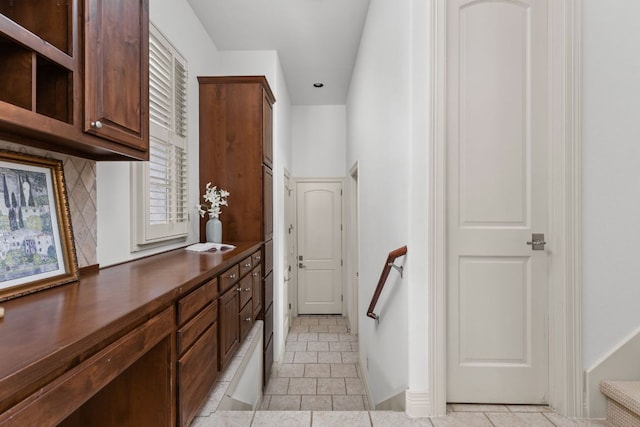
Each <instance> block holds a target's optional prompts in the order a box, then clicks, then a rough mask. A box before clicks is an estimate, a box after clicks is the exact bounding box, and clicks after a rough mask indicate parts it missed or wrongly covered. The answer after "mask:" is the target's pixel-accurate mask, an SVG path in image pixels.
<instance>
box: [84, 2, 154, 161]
mask: <svg viewBox="0 0 640 427" xmlns="http://www.w3.org/2000/svg"><path fill="white" fill-rule="evenodd" d="M85 16H86V43H85V50H84V53H85V61H84V62H85V79H84V82H85V98H84V99H85V118H84V128H85V131H86V132H89V133H93V134H95V135H98V136H100V137H102V138H107V139H110V140H113V141H116V142H119V143H121V144H126V145H129V146H131V147H133V148H136V149H140V150H145V149H146V148H147V147H148V141H149V136H148V135H149V3H148V0H86V11H85Z"/></svg>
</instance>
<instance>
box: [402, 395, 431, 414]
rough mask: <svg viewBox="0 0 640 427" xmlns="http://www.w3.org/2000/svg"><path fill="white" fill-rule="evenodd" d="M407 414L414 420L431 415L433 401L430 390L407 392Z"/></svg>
mask: <svg viewBox="0 0 640 427" xmlns="http://www.w3.org/2000/svg"><path fill="white" fill-rule="evenodd" d="M405 408H406V409H405V412H406V414H407V415H408V416H410V417H412V418H423V417H428V416H429V415H431V401H430V399H429V391H428V390H407V391H406V393H405Z"/></svg>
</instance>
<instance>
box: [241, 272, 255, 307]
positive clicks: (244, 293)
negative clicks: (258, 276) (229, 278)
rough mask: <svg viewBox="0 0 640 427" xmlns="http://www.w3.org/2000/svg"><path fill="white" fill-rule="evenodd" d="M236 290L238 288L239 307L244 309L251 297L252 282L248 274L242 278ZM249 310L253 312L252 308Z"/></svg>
mask: <svg viewBox="0 0 640 427" xmlns="http://www.w3.org/2000/svg"><path fill="white" fill-rule="evenodd" d="M238 288H240V307H244V306H245V304H247V303H248V302H249V301H250V300H251V297H252V296H253V280H252V277H251V275H250V274H247V275H246V276H244V277H243V278H242V280H241V281H240V285H239V286H238ZM251 310H252V311H253V306H252V307H251Z"/></svg>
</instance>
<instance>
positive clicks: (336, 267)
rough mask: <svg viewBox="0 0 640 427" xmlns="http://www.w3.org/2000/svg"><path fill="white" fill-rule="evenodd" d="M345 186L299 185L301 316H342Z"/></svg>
mask: <svg viewBox="0 0 640 427" xmlns="http://www.w3.org/2000/svg"><path fill="white" fill-rule="evenodd" d="M341 193H342V184H341V183H339V182H298V183H297V184H296V200H297V209H296V211H297V212H296V214H297V220H298V233H297V235H298V260H297V262H298V313H299V314H341V313H342V265H341V264H342V195H341Z"/></svg>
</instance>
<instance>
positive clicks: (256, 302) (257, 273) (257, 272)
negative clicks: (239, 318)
mask: <svg viewBox="0 0 640 427" xmlns="http://www.w3.org/2000/svg"><path fill="white" fill-rule="evenodd" d="M251 284H252V286H253V294H252V296H251V298H252V299H251V301H252V304H253V317H254V318H255V319H258V316H259V315H260V310H262V268H261V267H260V265H258V266H257V267H255V268H254V269H253V271H252V272H251Z"/></svg>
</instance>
